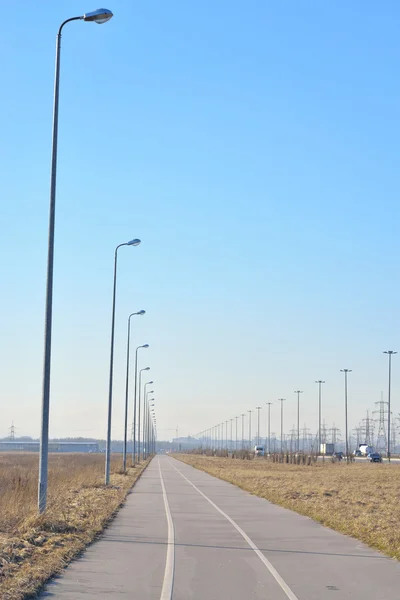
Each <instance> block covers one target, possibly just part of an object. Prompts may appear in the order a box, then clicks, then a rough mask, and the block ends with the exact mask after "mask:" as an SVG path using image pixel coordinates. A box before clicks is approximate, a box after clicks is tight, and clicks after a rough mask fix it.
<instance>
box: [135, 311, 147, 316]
mask: <svg viewBox="0 0 400 600" xmlns="http://www.w3.org/2000/svg"><path fill="white" fill-rule="evenodd" d="M136 314H137V315H140V316H142V315H145V314H146V311H145V310H139V311H138V312H137V313H136Z"/></svg>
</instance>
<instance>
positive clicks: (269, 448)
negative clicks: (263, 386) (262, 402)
mask: <svg viewBox="0 0 400 600" xmlns="http://www.w3.org/2000/svg"><path fill="white" fill-rule="evenodd" d="M271 404H272V402H266V405H267V406H268V454H271Z"/></svg>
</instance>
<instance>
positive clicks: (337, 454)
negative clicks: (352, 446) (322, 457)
mask: <svg viewBox="0 0 400 600" xmlns="http://www.w3.org/2000/svg"><path fill="white" fill-rule="evenodd" d="M332 457H333V458H336V460H342V459H343V458H344V454H343V452H334V453H333V454H332Z"/></svg>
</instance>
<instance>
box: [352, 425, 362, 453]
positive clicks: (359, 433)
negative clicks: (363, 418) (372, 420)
mask: <svg viewBox="0 0 400 600" xmlns="http://www.w3.org/2000/svg"><path fill="white" fill-rule="evenodd" d="M353 431H354V432H355V434H356V448H358V446H359V445H360V444H361V436H362V427H360V426H358V427H354V429H353Z"/></svg>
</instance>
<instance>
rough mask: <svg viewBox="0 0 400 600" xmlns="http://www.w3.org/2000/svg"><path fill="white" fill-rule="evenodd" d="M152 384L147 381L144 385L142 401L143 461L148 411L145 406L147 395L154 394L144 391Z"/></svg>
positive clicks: (146, 404) (152, 391)
mask: <svg viewBox="0 0 400 600" xmlns="http://www.w3.org/2000/svg"><path fill="white" fill-rule="evenodd" d="M152 383H154V381H147V382H146V383H145V384H144V400H143V459H144V458H145V445H144V444H145V443H146V454H147V440H146V439H145V436H146V434H147V432H146V424H147V420H146V419H147V414H146V413H147V410H148V409H147V406H148V402H149V401H148V395H149V394H154V390H151V391H150V390H149V391H146V388H147V386H148V385H151V384H152ZM153 400H154V398H153Z"/></svg>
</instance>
